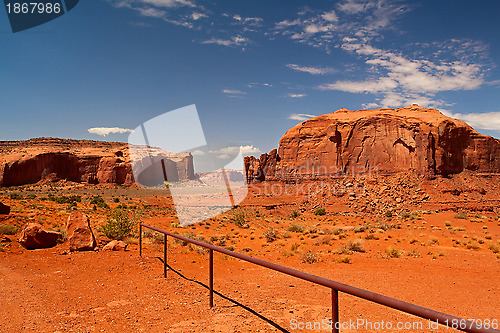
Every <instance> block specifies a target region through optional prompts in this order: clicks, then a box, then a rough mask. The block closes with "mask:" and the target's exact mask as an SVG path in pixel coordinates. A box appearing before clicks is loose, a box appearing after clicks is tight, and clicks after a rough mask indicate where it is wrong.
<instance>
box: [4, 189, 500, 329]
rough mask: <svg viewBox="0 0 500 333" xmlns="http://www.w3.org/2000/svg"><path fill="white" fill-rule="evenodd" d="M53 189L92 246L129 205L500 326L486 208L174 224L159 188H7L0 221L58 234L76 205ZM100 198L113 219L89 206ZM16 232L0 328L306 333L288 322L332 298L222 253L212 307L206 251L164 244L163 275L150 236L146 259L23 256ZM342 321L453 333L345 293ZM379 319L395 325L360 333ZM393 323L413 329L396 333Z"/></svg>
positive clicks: (265, 210) (279, 258)
mask: <svg viewBox="0 0 500 333" xmlns="http://www.w3.org/2000/svg"><path fill="white" fill-rule="evenodd" d="M49 193H52V194H53V195H55V196H61V195H70V194H71V195H80V196H81V198H82V202H80V203H77V205H76V209H77V210H79V211H83V212H85V213H86V214H87V215H88V216H89V217H90V219H91V223H92V227H93V230H94V233H95V235H96V237H97V238H98V241H99V244H100V247H102V245H104V244H106V241H107V240H106V239H105V237H104V236H103V235H102V234H100V232H99V231H98V229H99V228H98V227H99V225H102V224H103V223H105V222H106V216H107V214H108V213H109V211H110V210H112V209H114V208H116V206H118V205H126V206H127V208H126V211H127V212H128V213H129V214H130V216H131V217H132V216H134V215H137V214H140V215H139V219H140V221H141V222H143V223H146V224H150V225H153V226H157V227H160V228H162V229H165V230H168V231H171V232H175V233H178V234H181V235H186V236H188V237H190V238H194V239H198V240H204V241H208V242H211V243H212V244H214V245H217V246H220V247H224V248H227V249H230V250H233V251H236V252H240V253H245V254H248V255H251V256H254V257H258V258H261V259H264V260H267V261H270V262H274V263H278V264H280V265H284V266H287V267H292V268H295V269H298V270H301V271H304V272H308V273H312V274H315V275H319V276H322V277H325V278H328V279H332V280H335V281H338V282H341V283H345V284H349V285H352V286H355V287H358V288H363V289H367V290H370V291H372V292H376V293H380V294H383V295H386V296H390V297H394V298H397V299H400V300H403V301H407V302H410V303H414V304H417V305H420V306H423V307H427V308H431V309H434V310H437V311H440V312H444V313H448V314H451V315H455V316H458V317H463V318H467V319H476V320H481V321H485V320H489V321H495V320H496V322H497V323H498V320H500V301H499V300H500V255H499V254H498V251H499V246H500V237H499V235H500V221H499V216H498V215H497V214H496V213H495V212H493V211H473V212H472V211H467V212H465V211H464V212H462V211H459V209H455V210H450V209H425V207H417V208H414V209H413V210H408V211H403V210H398V209H397V208H394V209H393V210H392V214H388V213H385V214H381V213H380V212H378V213H363V214H349V213H345V211H348V209H347V208H346V207H344V206H341V205H337V204H335V203H330V204H328V203H324V202H323V205H322V208H325V215H321V214H320V215H316V214H315V212H316V210H317V207H316V208H314V206H310V207H306V206H304V205H299V204H298V203H297V202H299V201H300V200H298V199H297V198H285V197H280V198H274V197H264V198H257V197H252V196H250V197H249V199H248V200H246V201H244V202H243V203H242V204H241V205H240V207H239V208H237V209H234V210H232V211H230V212H227V213H226V214H224V215H223V216H219V217H217V218H212V219H210V220H207V221H205V222H202V223H198V224H195V225H192V226H189V227H180V226H179V225H178V224H177V223H176V218H175V216H174V211H173V210H172V209H171V206H172V203H171V202H170V201H169V200H168V199H165V197H164V196H162V192H161V191H154V190H149V191H146V190H138V189H124V188H113V189H89V188H84V187H74V186H73V187H72V186H65V185H64V186H63V185H61V186H60V187H53V186H47V185H40V186H29V187H21V188H13V189H8V190H7V189H3V190H2V191H1V192H0V201H1V202H3V203H4V204H7V205H10V206H11V208H12V212H11V214H10V215H7V216H0V225H3V226H5V225H10V226H12V227H14V228H15V229H19V228H20V227H22V225H24V224H25V223H26V222H28V221H36V222H39V223H41V224H43V225H44V226H46V227H47V228H52V229H54V230H64V228H65V222H66V220H67V218H68V216H69V214H70V213H71V211H72V210H73V209H74V207H73V208H71V207H69V206H68V205H66V204H59V203H57V202H54V201H51V200H46V197H47V196H48V194H49ZM13 194H14V195H13ZM95 195H100V196H101V197H102V198H104V200H105V201H106V202H107V203H108V204H109V206H110V209H106V208H97V209H95V210H94V209H93V206H92V205H91V204H90V199H91V198H92V197H93V196H95ZM276 203H279V204H278V205H275V204H276ZM122 207H123V206H122ZM305 207H306V208H305ZM418 208H420V209H418ZM389 215H392V216H389ZM9 230H10V229H9ZM12 233H13V232H10V233H8V232H5V234H4V235H0V239H1V240H2V242H1V243H0V244H1V248H0V249H1V251H0V290H1V297H0V311H1V313H2V315H1V316H0V331H1V332H117V331H122V332H123V331H124V332H136V331H139V332H275V331H282V332H294V331H304V332H306V331H313V330H307V329H304V330H299V329H295V326H294V323H298V322H302V323H307V322H310V323H314V322H321V321H323V320H327V319H328V318H330V316H331V308H330V307H331V296H330V290H328V289H327V288H324V287H321V286H317V285H314V284H312V283H310V282H306V281H302V280H299V279H296V278H294V277H290V276H286V275H283V274H281V273H278V272H273V271H271V270H268V269H265V268H262V267H259V266H255V265H253V264H251V263H247V262H242V261H240V260H237V259H234V258H229V257H227V256H224V255H222V254H220V253H215V261H214V270H215V283H214V287H215V290H216V292H217V294H216V295H215V298H214V301H215V306H214V307H213V308H212V309H210V308H209V306H208V305H209V304H208V289H207V284H208V254H207V253H206V252H205V251H203V249H201V248H198V247H195V246H190V245H187V244H183V243H182V242H179V241H175V240H173V239H169V243H168V258H169V259H168V263H169V265H170V269H169V271H168V276H167V278H164V277H163V263H162V258H163V253H162V249H163V244H162V239H163V238H162V237H160V236H159V235H157V234H155V233H153V232H145V233H144V238H143V239H144V248H143V256H142V257H140V256H139V251H138V237H137V236H138V235H137V232H136V233H135V234H134V235H132V236H131V237H129V238H127V239H126V242H127V243H128V244H129V246H128V249H127V251H120V252H106V251H91V252H72V253H71V252H69V251H68V244H67V242H65V243H62V244H59V245H58V246H56V247H54V248H50V249H40V250H31V251H28V250H26V249H24V248H22V247H21V246H20V245H19V243H17V242H16V241H15V240H16V236H15V235H14V234H12ZM340 320H341V322H349V321H351V322H356V321H358V320H359V321H358V323H361V320H363V321H364V322H363V324H360V325H359V326H357V327H353V326H352V325H351V326H350V327H347V328H346V329H343V330H341V332H373V331H380V332H454V331H456V330H453V329H451V328H450V329H447V328H445V327H443V326H440V328H439V329H434V328H429V323H428V322H427V321H425V320H423V319H419V318H417V317H414V316H411V315H406V314H404V313H401V312H398V311H396V310H393V309H389V308H386V307H384V306H381V305H377V304H374V303H371V302H368V301H366V300H362V299H359V298H356V297H353V296H349V295H346V294H341V295H340ZM382 321H384V323H386V324H385V325H387V322H391V324H392V325H393V326H394V327H393V328H392V329H387V326H385V327H386V328H385V329H379V330H377V329H375V328H373V326H372V328H370V326H369V325H370V324H371V325H380V324H381V322H382ZM398 322H401V323H403V324H406V325H417V326H414V327H413V328H406V329H404V328H403V329H397V328H396V327H395V326H396V325H397V323H398ZM419 323H420V324H419ZM418 325H422V328H420V327H419V326H418ZM314 331H325V332H326V331H329V330H317V329H316V330H314Z"/></svg>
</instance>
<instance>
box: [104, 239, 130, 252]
mask: <svg viewBox="0 0 500 333" xmlns="http://www.w3.org/2000/svg"><path fill="white" fill-rule="evenodd" d="M126 249H127V243H125V242H124V241H118V240H113V241H111V242H109V243H108V244H106V246H104V247H103V248H102V250H103V251H125V250H126Z"/></svg>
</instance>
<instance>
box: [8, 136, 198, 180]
mask: <svg viewBox="0 0 500 333" xmlns="http://www.w3.org/2000/svg"><path fill="white" fill-rule="evenodd" d="M136 151H139V152H145V151H146V149H137V150H136ZM147 151H149V152H150V154H151V155H145V154H143V155H144V156H143V155H140V154H139V155H137V156H136V159H137V160H138V163H141V159H150V158H151V157H152V156H153V157H155V158H158V157H160V158H162V159H164V160H165V161H166V163H165V165H166V168H167V169H168V174H169V177H171V178H172V179H169V180H171V181H178V180H184V179H193V178H194V168H193V157H192V156H191V154H190V153H181V154H172V153H168V152H165V151H163V150H161V149H159V148H151V149H147ZM151 168H154V169H155V170H148V171H154V172H143V173H141V174H140V175H139V177H140V178H141V179H139V182H140V183H141V184H146V185H148V181H150V180H149V179H148V177H150V176H149V175H154V174H157V173H158V172H162V170H156V169H158V168H159V166H158V165H157V164H153V165H152V166H151ZM172 175H174V176H172ZM175 175H177V177H175ZM173 178H176V179H173ZM155 179H157V178H155ZM59 180H67V181H71V182H77V183H87V184H118V185H125V186H130V185H133V184H134V181H135V180H134V175H133V172H132V165H131V162H130V154H129V145H128V144H126V143H121V142H103V141H89V140H70V139H56V138H39V139H31V140H27V141H0V187H8V186H20V185H27V184H35V183H39V182H55V181H59ZM153 185H157V184H153Z"/></svg>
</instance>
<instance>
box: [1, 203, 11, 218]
mask: <svg viewBox="0 0 500 333" xmlns="http://www.w3.org/2000/svg"><path fill="white" fill-rule="evenodd" d="M8 214H10V207H9V206H7V205H4V204H3V203H1V202H0V215H8Z"/></svg>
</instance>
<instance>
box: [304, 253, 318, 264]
mask: <svg viewBox="0 0 500 333" xmlns="http://www.w3.org/2000/svg"><path fill="white" fill-rule="evenodd" d="M300 260H301V262H302V263H304V264H314V263H315V262H318V260H319V257H318V255H317V254H316V253H315V252H312V251H309V252H307V253H304V254H302V256H301V257H300Z"/></svg>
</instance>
